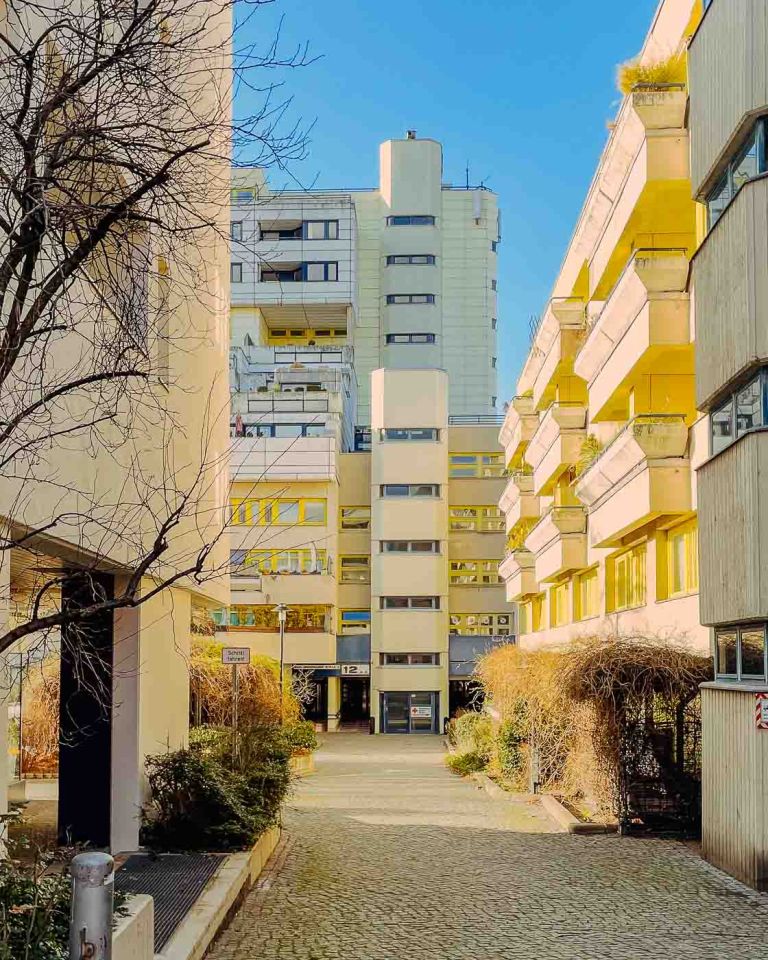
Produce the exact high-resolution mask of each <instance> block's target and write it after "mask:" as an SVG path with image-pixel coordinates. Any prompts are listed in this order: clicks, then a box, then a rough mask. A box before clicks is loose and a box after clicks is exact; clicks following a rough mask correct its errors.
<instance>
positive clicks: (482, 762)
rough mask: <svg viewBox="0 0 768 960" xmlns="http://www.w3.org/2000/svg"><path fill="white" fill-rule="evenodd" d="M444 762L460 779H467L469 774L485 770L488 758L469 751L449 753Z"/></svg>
mask: <svg viewBox="0 0 768 960" xmlns="http://www.w3.org/2000/svg"><path fill="white" fill-rule="evenodd" d="M445 762H446V763H447V764H448V766H449V767H450V769H451V770H452V771H453V772H454V773H458V774H459V776H461V777H468V776H469V775H470V774H471V773H479V772H480V771H481V770H485V767H486V764H487V763H488V758H487V757H486V756H484V755H483V754H480V753H477V752H476V751H474V750H470V751H468V752H467V753H449V754H448V756H447V757H446V761H445Z"/></svg>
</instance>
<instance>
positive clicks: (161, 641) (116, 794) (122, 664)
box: [110, 590, 192, 853]
mask: <svg viewBox="0 0 768 960" xmlns="http://www.w3.org/2000/svg"><path fill="white" fill-rule="evenodd" d="M191 606H192V604H191V595H190V594H189V593H187V592H186V591H184V590H166V591H164V592H163V593H161V594H158V595H157V596H156V597H153V598H152V599H151V600H148V601H146V602H145V603H143V604H141V605H140V606H139V607H136V608H134V609H131V610H119V611H118V612H117V613H116V614H115V654H114V686H113V690H114V694H113V696H114V716H113V724H112V804H111V806H112V830H111V838H110V848H111V850H112V851H113V852H115V853H120V852H126V851H131V850H136V849H137V848H138V845H139V826H140V822H139V818H140V813H141V806H142V804H143V803H144V802H145V801H146V798H147V781H146V775H145V761H146V758H147V757H148V756H156V755H158V754H162V753H168V752H171V751H173V750H180V749H183V748H184V747H186V746H187V745H188V743H189V655H190V646H191V632H190V624H191V615H192V610H191Z"/></svg>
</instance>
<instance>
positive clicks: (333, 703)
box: [328, 677, 341, 733]
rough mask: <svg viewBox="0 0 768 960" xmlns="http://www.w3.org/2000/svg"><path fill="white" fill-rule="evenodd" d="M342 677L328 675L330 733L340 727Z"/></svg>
mask: <svg viewBox="0 0 768 960" xmlns="http://www.w3.org/2000/svg"><path fill="white" fill-rule="evenodd" d="M340 710H341V677H328V733H333V732H334V731H336V730H338V729H339V711H340Z"/></svg>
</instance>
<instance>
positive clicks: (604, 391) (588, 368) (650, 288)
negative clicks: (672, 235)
mask: <svg viewBox="0 0 768 960" xmlns="http://www.w3.org/2000/svg"><path fill="white" fill-rule="evenodd" d="M687 280H688V258H687V256H686V254H685V251H684V250H638V251H636V253H635V254H634V255H633V256H632V258H631V259H630V261H629V262H628V263H627V265H626V267H625V269H624V272H623V273H622V275H621V277H620V278H619V281H618V283H617V284H616V286H615V287H614V289H613V290H612V292H611V295H610V297H609V298H608V300H607V301H606V303H605V305H604V306H603V309H602V310H601V311H600V313H599V314H598V316H597V317H596V319H595V320H594V323H593V324H592V326H591V329H590V331H589V335H588V337H587V339H586V340H585V342H584V344H583V346H582V348H581V350H580V351H579V355H578V357H577V358H576V360H575V362H574V373H575V374H576V375H577V376H579V377H582V378H583V379H584V380H586V381H587V383H588V384H589V408H590V417H591V419H592V420H621V419H626V417H627V416H628V412H629V395H630V391H631V390H632V389H633V388H635V389H638V387H641V388H643V389H644V388H645V384H644V383H643V378H645V380H646V383H647V382H648V380H647V378H648V376H649V375H652V378H651V380H650V384H651V387H650V389H651V391H653V390H654V389H655V390H656V392H657V393H659V396H657V397H653V396H650V397H648V398H647V402H648V404H649V405H651V409H653V404H654V403H655V404H656V405H657V409H658V408H659V407H662V408H663V405H665V403H666V404H667V409H669V402H670V401H669V399H668V398H667V397H666V396H665V394H669V393H670V392H671V393H672V395H673V396H674V395H675V392H676V391H677V392H678V393H679V394H681V395H682V394H685V393H686V392H687V393H688V394H690V395H691V401H692V386H693V380H692V377H693V346H692V344H691V331H690V310H689V306H690V304H689V298H688V294H687V293H686V292H685V291H686V285H687ZM687 377H690V378H691V379H690V380H681V379H680V378H687ZM688 388H690V389H688ZM676 399H677V397H676V396H674V400H676ZM674 400H672V402H674ZM646 409H647V407H646ZM673 409H674V407H673Z"/></svg>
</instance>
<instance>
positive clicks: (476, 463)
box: [449, 453, 504, 478]
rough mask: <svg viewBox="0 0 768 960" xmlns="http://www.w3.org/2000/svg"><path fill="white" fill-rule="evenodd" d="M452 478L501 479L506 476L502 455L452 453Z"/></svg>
mask: <svg viewBox="0 0 768 960" xmlns="http://www.w3.org/2000/svg"><path fill="white" fill-rule="evenodd" d="M449 462H450V476H451V477H456V478H458V477H501V476H503V475H504V455H503V454H502V453H452V454H451V456H450V458H449Z"/></svg>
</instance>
